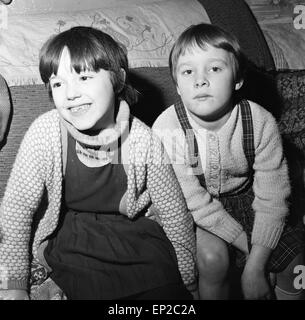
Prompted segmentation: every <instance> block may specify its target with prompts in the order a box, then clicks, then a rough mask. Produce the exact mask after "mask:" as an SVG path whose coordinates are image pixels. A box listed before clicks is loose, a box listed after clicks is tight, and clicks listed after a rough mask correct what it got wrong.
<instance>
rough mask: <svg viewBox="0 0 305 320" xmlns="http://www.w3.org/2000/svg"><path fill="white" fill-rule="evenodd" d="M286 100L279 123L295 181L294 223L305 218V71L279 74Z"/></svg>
mask: <svg viewBox="0 0 305 320" xmlns="http://www.w3.org/2000/svg"><path fill="white" fill-rule="evenodd" d="M275 79H276V85H277V88H278V93H279V95H280V98H281V100H282V106H281V112H280V117H279V121H278V125H279V129H280V132H281V134H282V137H283V144H284V150H285V154H286V157H287V161H288V167H289V174H290V180H291V187H292V194H291V209H292V215H291V216H290V219H292V220H294V221H298V220H299V219H300V218H301V217H303V216H304V214H305V209H304V208H305V70H296V71H290V70H287V71H284V70H283V71H279V72H277V73H276V76H275Z"/></svg>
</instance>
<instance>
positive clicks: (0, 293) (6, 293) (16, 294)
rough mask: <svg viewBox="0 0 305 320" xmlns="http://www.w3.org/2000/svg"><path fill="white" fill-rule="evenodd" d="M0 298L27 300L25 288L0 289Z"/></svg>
mask: <svg viewBox="0 0 305 320" xmlns="http://www.w3.org/2000/svg"><path fill="white" fill-rule="evenodd" d="M0 300H29V295H28V293H27V292H26V290H0Z"/></svg>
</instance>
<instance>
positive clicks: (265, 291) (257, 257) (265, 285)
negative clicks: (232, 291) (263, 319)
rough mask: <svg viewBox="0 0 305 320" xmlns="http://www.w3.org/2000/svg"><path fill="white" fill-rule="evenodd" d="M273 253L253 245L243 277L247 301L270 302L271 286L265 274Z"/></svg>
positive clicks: (243, 288) (242, 283) (243, 287)
mask: <svg viewBox="0 0 305 320" xmlns="http://www.w3.org/2000/svg"><path fill="white" fill-rule="evenodd" d="M271 251H272V250H271V249H270V248H266V247H263V246H260V245H256V244H253V246H252V249H251V252H250V254H249V257H248V259H247V262H246V265H245V269H244V271H243V274H242V276H241V286H242V290H243V294H244V297H245V299H247V300H248V299H256V300H270V299H271V298H272V291H271V286H270V283H269V281H268V280H267V277H266V272H265V269H266V264H267V261H268V259H269V256H270V254H271Z"/></svg>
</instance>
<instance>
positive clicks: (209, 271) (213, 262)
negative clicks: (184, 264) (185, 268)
mask: <svg viewBox="0 0 305 320" xmlns="http://www.w3.org/2000/svg"><path fill="white" fill-rule="evenodd" d="M218 249H220V250H215V248H209V247H201V248H197V263H198V269H199V273H200V274H202V275H204V274H205V275H206V276H210V275H219V276H225V275H226V274H227V271H228V268H229V257H228V252H227V249H226V248H218Z"/></svg>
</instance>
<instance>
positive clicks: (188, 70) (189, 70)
mask: <svg viewBox="0 0 305 320" xmlns="http://www.w3.org/2000/svg"><path fill="white" fill-rule="evenodd" d="M192 72H193V71H192V70H191V69H187V70H183V71H182V74H185V75H190V74H192Z"/></svg>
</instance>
